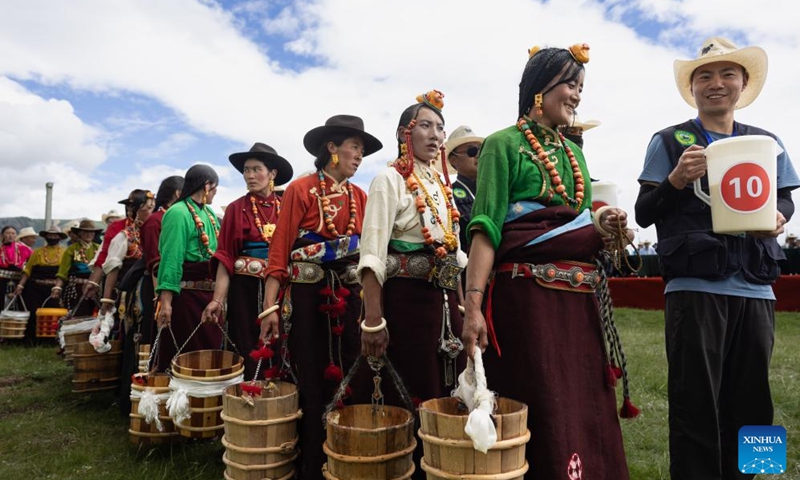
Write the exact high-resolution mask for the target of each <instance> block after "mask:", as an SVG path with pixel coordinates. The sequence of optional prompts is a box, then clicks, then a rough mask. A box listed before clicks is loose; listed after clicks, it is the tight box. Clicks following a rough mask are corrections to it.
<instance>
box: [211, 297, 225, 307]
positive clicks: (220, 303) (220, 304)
mask: <svg viewBox="0 0 800 480" xmlns="http://www.w3.org/2000/svg"><path fill="white" fill-rule="evenodd" d="M211 301H212V302H217V303H218V304H219V306H220V307H224V306H225V305H223V304H222V302H220V301H219V300H217V299H216V298H212V299H211Z"/></svg>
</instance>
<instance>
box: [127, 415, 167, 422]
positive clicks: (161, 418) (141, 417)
mask: <svg viewBox="0 0 800 480" xmlns="http://www.w3.org/2000/svg"><path fill="white" fill-rule="evenodd" d="M128 417H130V418H134V419H136V420H143V419H144V418H145V417H144V415H139V414H138V413H129V414H128ZM158 419H159V420H168V421H169V422H170V423H172V417H170V416H169V415H159V416H158Z"/></svg>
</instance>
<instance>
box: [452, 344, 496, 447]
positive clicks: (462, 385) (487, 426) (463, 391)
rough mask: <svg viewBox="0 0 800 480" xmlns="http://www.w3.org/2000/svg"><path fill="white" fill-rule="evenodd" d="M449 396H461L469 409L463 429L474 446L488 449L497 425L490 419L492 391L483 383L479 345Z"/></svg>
mask: <svg viewBox="0 0 800 480" xmlns="http://www.w3.org/2000/svg"><path fill="white" fill-rule="evenodd" d="M452 396H454V397H458V398H460V399H461V401H463V402H464V404H465V405H466V406H467V409H468V410H469V412H470V413H469V417H468V418H467V424H466V425H465V426H464V433H466V434H467V435H468V436H469V438H471V439H472V446H473V448H475V450H477V451H479V452H482V453H486V452H488V451H489V449H490V448H492V447H493V446H494V444H495V443H497V429H496V428H495V426H494V422H493V421H492V413H494V408H495V394H494V392H492V391H490V390H489V389H488V388H487V387H486V371H485V370H484V369H483V359H482V358H481V350H480V348H476V349H475V353H474V355H473V358H468V359H467V368H465V369H464V371H463V372H461V375H459V376H458V387H457V388H456V389H455V390H454V391H453V393H452Z"/></svg>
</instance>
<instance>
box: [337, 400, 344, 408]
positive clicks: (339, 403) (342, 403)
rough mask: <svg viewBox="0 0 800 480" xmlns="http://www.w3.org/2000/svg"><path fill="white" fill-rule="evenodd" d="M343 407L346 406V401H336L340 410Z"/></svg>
mask: <svg viewBox="0 0 800 480" xmlns="http://www.w3.org/2000/svg"><path fill="white" fill-rule="evenodd" d="M341 408H344V402H343V401H341V400H339V401H337V402H336V409H337V410H338V409H341Z"/></svg>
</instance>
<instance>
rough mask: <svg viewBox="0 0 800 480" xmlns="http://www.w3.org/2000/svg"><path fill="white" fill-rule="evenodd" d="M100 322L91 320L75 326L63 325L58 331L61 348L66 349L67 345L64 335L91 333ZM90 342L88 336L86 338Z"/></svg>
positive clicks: (95, 319) (94, 319)
mask: <svg viewBox="0 0 800 480" xmlns="http://www.w3.org/2000/svg"><path fill="white" fill-rule="evenodd" d="M99 322H100V320H99V319H97V318H89V319H87V320H86V321H83V322H78V323H76V324H73V325H61V328H60V329H58V343H59V344H60V345H61V348H64V347H65V346H66V345H67V344H66V340H64V335H66V334H68V333H84V332H91V331H92V330H93V329H94V326H95V325H97V324H98V323H99ZM86 338H87V340H88V338H89V337H88V336H87V337H86Z"/></svg>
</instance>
